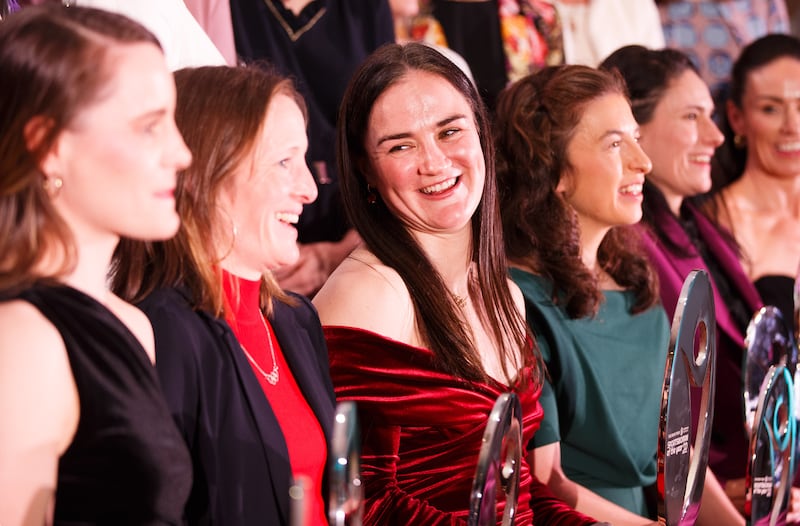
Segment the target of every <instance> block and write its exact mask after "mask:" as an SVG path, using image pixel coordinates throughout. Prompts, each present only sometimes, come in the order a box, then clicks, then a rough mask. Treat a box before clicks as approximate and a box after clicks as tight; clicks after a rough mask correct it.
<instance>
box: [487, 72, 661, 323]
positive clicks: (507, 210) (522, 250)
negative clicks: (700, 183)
mask: <svg viewBox="0 0 800 526" xmlns="http://www.w3.org/2000/svg"><path fill="white" fill-rule="evenodd" d="M614 93H616V94H620V95H624V96H627V92H626V89H625V84H624V82H623V81H622V79H621V77H620V76H619V75H618V74H616V73H612V72H606V71H598V70H596V69H593V68H589V67H586V66H575V65H567V66H553V67H549V68H545V69H543V70H541V71H540V72H538V73H535V74H533V75H529V76H527V77H525V78H523V79H520V80H519V81H517V82H516V83H514V84H512V85H511V86H509V87H508V88H506V90H504V91H503V92H502V93H501V94H500V97H499V99H498V105H497V115H496V122H495V139H496V143H497V176H498V182H499V190H500V203H501V210H502V214H503V235H504V239H505V245H506V253H507V254H508V257H509V259H510V260H511V262H512V263H515V264H519V265H521V266H524V267H526V268H529V269H532V270H534V271H535V272H536V273H538V274H540V275H542V276H544V277H546V278H548V279H549V280H551V281H552V282H553V284H554V290H553V294H554V297H553V300H554V301H556V302H557V303H559V304H562V305H563V307H564V308H565V310H566V311H567V314H568V315H569V316H571V317H573V318H578V317H583V316H588V315H592V314H594V313H596V312H597V308H598V306H599V303H600V301H601V299H602V293H601V291H600V288H599V286H598V281H597V277H596V276H595V275H594V273H593V272H592V271H591V270H590V269H588V268H586V266H585V265H584V264H583V261H582V260H581V253H580V252H581V245H580V227H579V225H578V220H577V216H576V214H575V211H574V210H573V209H572V207H571V206H570V205H569V204H568V203H567V202H566V201H565V200H564V198H563V197H562V196H561V195H560V194H559V193H558V192H557V191H556V188H557V186H558V183H559V181H560V180H561V177H562V175H563V174H564V173H566V172H568V171H569V170H570V169H571V165H570V162H569V158H568V156H567V147H568V145H569V144H570V141H571V140H572V138H573V135H574V133H575V129H576V127H577V125H578V123H579V122H580V120H581V117H582V116H583V112H584V110H585V108H586V106H587V105H588V104H589V103H590V102H592V101H594V100H596V99H597V98H599V97H602V96H604V95H607V94H614ZM638 240H639V238H638V235H637V233H636V232H635V230H634V229H633V228H631V227H615V228H612V229H611V230H610V231H609V232H608V233H607V234H606V236H605V237H604V239H603V241H602V243H601V244H600V248H599V249H598V254H597V260H598V263H599V264H600V266H601V268H603V270H605V271H606V272H608V274H609V275H610V276H611V277H612V278H613V279H614V280H615V281H616V282H617V283H619V284H620V285H621V286H623V287H625V288H626V289H631V290H633V291H634V292H635V294H636V300H635V302H634V305H633V308H632V311H633V312H641V311H643V310H646V309H647V308H649V307H650V306H652V305H654V304H655V303H656V302H657V301H658V291H657V277H656V274H655V272H654V271H653V269H652V268H651V266H650V265H649V263H648V261H647V258H646V256H645V255H644V253H643V252H642V251H641V250H640V249H639V243H638Z"/></svg>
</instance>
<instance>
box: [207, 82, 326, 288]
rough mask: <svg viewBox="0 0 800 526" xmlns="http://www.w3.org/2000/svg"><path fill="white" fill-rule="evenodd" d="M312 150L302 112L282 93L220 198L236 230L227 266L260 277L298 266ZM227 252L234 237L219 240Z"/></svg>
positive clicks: (224, 218) (311, 191) (311, 193)
mask: <svg viewBox="0 0 800 526" xmlns="http://www.w3.org/2000/svg"><path fill="white" fill-rule="evenodd" d="M307 150H308V138H307V135H306V123H305V118H304V117H303V113H302V111H301V110H300V108H299V107H298V106H297V103H296V102H295V101H294V99H292V98H291V97H289V96H287V95H285V94H282V93H278V94H276V95H274V97H273V100H271V101H270V103H269V106H268V108H267V114H266V117H265V119H264V122H263V124H262V126H261V130H260V131H259V133H258V135H257V136H256V139H255V144H254V146H253V152H252V155H251V156H250V158H249V159H248V161H246V162H244V163H243V164H242V165H241V166H240V167H239V169H238V170H237V172H236V173H235V174H234V175H233V177H232V180H231V181H230V184H229V185H228V186H227V187H226V188H224V189H223V190H222V192H221V195H220V207H221V208H222V209H223V210H224V212H223V213H222V214H221V217H220V218H219V221H220V223H226V224H227V225H228V228H230V225H229V223H230V220H231V219H232V220H233V222H234V224H235V226H236V237H235V239H234V242H233V248H232V249H230V251H229V254H228V255H227V256H226V257H225V258H224V259H223V261H222V266H223V268H225V269H227V270H229V271H231V272H233V273H235V274H237V275H240V276H242V277H246V278H251V279H257V278H258V277H260V276H261V275H262V274H263V273H264V272H265V271H267V270H275V269H277V268H279V267H282V266H285V265H292V264H294V263H296V262H297V259H298V257H299V255H300V252H299V249H298V247H297V228H296V227H295V225H296V224H297V221H298V219H299V218H300V214H301V212H302V211H303V205H304V204H307V203H310V202H312V201H314V199H316V197H317V187H316V183H315V182H314V179H313V177H312V175H311V172H310V171H309V169H308V166H307V165H306V160H305V155H306V151H307ZM220 244H221V245H225V246H221V247H220V249H219V250H220V252H221V253H222V254H224V253H225V252H226V251H228V248H229V247H230V239H228V240H227V241H225V242H220Z"/></svg>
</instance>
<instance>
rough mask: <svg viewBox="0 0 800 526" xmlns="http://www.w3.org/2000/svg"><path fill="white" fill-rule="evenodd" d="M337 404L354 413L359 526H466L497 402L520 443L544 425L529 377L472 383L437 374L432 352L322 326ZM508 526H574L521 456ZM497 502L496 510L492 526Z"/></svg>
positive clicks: (573, 515) (580, 520)
mask: <svg viewBox="0 0 800 526" xmlns="http://www.w3.org/2000/svg"><path fill="white" fill-rule="evenodd" d="M325 337H326V339H327V341H328V349H329V353H330V360H331V376H332V378H333V382H334V386H335V390H336V396H337V399H338V400H339V401H343V400H352V401H355V402H356V404H357V407H358V414H359V421H360V426H361V433H362V438H363V442H362V457H361V469H362V480H363V482H364V489H365V496H366V510H365V517H364V524H365V525H367V526H369V525H376V526H377V525H380V526H389V525H403V526H405V525H408V524H425V525H426V526H435V525H445V524H447V525H452V524H464V525H465V524H466V519H467V516H468V512H469V500H470V490H471V487H472V479H473V477H474V475H475V468H476V464H477V460H478V453H479V451H480V447H481V440H482V436H483V432H484V430H485V428H486V423H487V419H488V416H489V413H490V412H491V410H492V407H493V406H494V403H495V401H496V399H497V397H498V396H500V395H501V394H502V393H504V392H506V391H514V392H516V394H517V395H518V396H519V398H520V401H521V404H522V413H523V426H522V427H523V429H522V437H523V444H527V443H528V441H530V439H531V437H532V436H533V434H534V432H535V431H536V429H537V428H538V426H539V421H540V420H541V419H542V409H541V406H540V405H539V401H538V398H539V392H540V388H539V386H535V385H532V384H531V383H530V382H529V381H527V382H525V381H522V380H530V372H531V371H530V369H525V370H523V371H522V372H521V373H520V376H519V378H518V379H517V381H516V382H515V383H514V385H512V386H511V387H510V388H508V387H506V386H504V385H502V384H500V383H499V382H496V381H491V382H489V383H472V382H467V381H465V380H461V379H458V378H455V377H453V376H451V375H449V374H446V373H443V372H441V371H439V370H437V368H436V366H435V363H434V355H433V352H432V351H430V350H428V349H423V348H419V347H412V346H409V345H406V344H403V343H400V342H397V341H394V340H390V339H387V338H384V337H383V336H380V335H378V334H375V333H371V332H368V331H364V330H360V329H355V328H351V327H325ZM520 468H521V483H520V492H519V502H518V507H517V515H516V517H517V518H516V522H515V524H518V525H530V524H550V525H581V524H592V523H594V521H593V520H591V519H589V518H588V517H585V516H583V515H581V514H579V513H577V512H575V511H573V510H572V509H570V508H569V507H568V506H567V505H566V504H564V503H563V502H562V501H560V500H558V499H557V498H555V497H554V496H553V495H552V494H551V493H550V492H549V490H548V489H547V488H546V487H545V486H544V485H542V484H541V483H540V482H539V481H538V480H536V479H535V478H534V477H532V474H531V471H530V467H529V465H528V462H527V458H526V455H525V454H523V460H522V463H521V466H520ZM503 508H504V503H498V508H497V514H498V515H497V517H498V524H499V522H500V519H501V518H502V512H503Z"/></svg>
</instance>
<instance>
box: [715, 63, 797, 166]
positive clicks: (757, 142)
mask: <svg viewBox="0 0 800 526" xmlns="http://www.w3.org/2000/svg"><path fill="white" fill-rule="evenodd" d="M728 118H729V120H730V124H731V127H732V128H733V131H734V132H735V133H736V134H738V135H741V136H743V137H744V138H745V139H746V140H747V167H746V170H754V171H761V172H764V173H766V174H767V175H770V176H773V177H779V178H794V177H796V176H797V175H799V174H800V61H798V60H797V59H795V58H789V57H784V58H780V59H777V60H775V61H773V62H770V63H769V64H766V65H764V66H762V67H760V68H758V69H756V70H753V71H752V72H751V73H750V74H749V75H748V76H747V80H746V82H745V88H744V93H743V96H742V107H741V108H737V107H736V106H735V105H733V104H729V105H728Z"/></svg>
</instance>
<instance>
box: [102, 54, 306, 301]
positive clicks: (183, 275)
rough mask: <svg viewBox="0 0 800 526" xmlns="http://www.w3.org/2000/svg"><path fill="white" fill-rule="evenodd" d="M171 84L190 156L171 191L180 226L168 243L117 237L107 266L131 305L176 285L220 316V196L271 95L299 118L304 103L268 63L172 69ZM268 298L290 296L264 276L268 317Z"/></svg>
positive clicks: (258, 127)
mask: <svg viewBox="0 0 800 526" xmlns="http://www.w3.org/2000/svg"><path fill="white" fill-rule="evenodd" d="M175 86H176V90H177V100H176V106H175V123H176V124H177V125H178V129H179V130H180V131H181V134H182V135H183V138H184V140H185V141H186V145H187V146H188V147H189V150H191V152H192V157H193V162H192V165H191V166H189V167H188V168H186V169H185V170H183V171H181V172H180V173H179V174H178V183H177V187H176V189H175V200H176V204H177V210H178V214H179V215H180V218H181V226H180V229H179V230H178V233H177V234H176V235H175V236H174V237H173V238H171V239H168V240H166V241H158V242H144V241H134V240H130V239H124V240H122V241H121V242H120V245H119V247H118V248H117V251H116V252H115V254H114V260H113V262H112V288H113V289H114V291H115V292H116V293H117V294H119V295H120V296H121V297H123V298H125V299H126V300H128V301H131V302H133V303H136V302H139V301H141V300H142V299H144V298H145V297H147V296H148V295H149V294H150V293H151V292H153V290H155V289H157V288H160V287H182V288H185V289H187V291H188V292H189V293H190V295H191V297H192V301H193V306H194V307H195V308H197V309H202V310H205V311H207V312H209V313H211V314H213V315H215V316H218V317H220V316H223V315H224V314H225V302H224V293H223V287H222V271H221V270H220V268H219V266H218V265H216V264H215V263H219V259H220V254H217V253H216V252H215V248H216V247H217V246H219V240H220V237H221V236H225V235H226V234H228V232H224V230H225V228H226V226H227V228H230V227H231V226H229V225H222V223H224V222H225V220H226V218H225V217H222V216H223V215H224V214H221V213H220V208H219V206H218V205H217V203H218V200H219V197H220V195H221V192H222V190H223V189H224V188H225V187H226V185H230V184H231V181H232V179H233V177H234V175H235V173H236V171H237V169H238V168H239V167H240V166H241V165H242V164H243V163H244V162H245V161H246V160H247V158H248V157H249V156H250V155H252V153H253V149H254V147H255V141H256V138H257V137H258V134H259V132H260V131H261V129H262V126H263V123H264V119H265V117H266V114H267V109H268V107H269V104H270V101H272V100H273V97H274V96H275V95H276V94H283V95H288V96H289V97H292V98H293V99H294V101H295V102H296V103H297V105H298V106H299V107H300V109H301V110H302V111H303V113H304V114H305V108H306V106H305V103H304V102H303V99H302V97H301V96H300V95H299V94H298V93H297V91H296V90H295V89H294V87H293V85H292V83H291V82H290V81H289V80H288V79H286V78H284V77H282V76H280V75H278V74H277V73H275V72H273V71H272V70H271V69H270V68H269V67H267V66H263V67H257V66H255V65H253V66H248V67H229V66H207V67H200V68H186V69H182V70H179V71H176V72H175ZM228 235H229V234H228ZM273 299H278V300H281V301H288V299H289V298H288V296H287V295H286V294H285V293H284V292H283V291H282V290H281V289H280V287H279V286H278V284H277V282H276V281H275V279H274V278H273V277H272V276H271V275H270V274H265V275H264V276H262V286H261V307H262V309H263V310H264V311H265V312H266V313H267V314H269V313H270V312H271V309H272V300H273Z"/></svg>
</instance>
